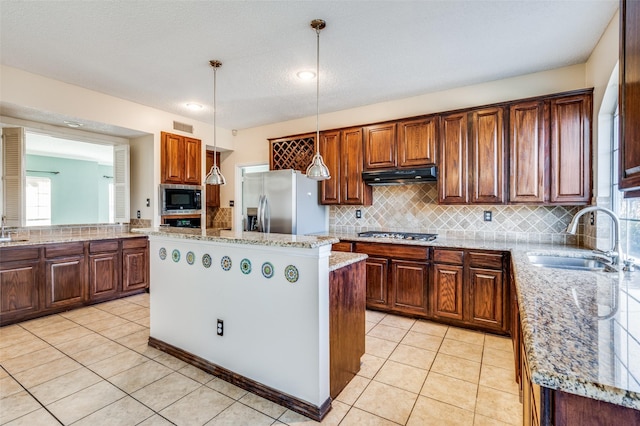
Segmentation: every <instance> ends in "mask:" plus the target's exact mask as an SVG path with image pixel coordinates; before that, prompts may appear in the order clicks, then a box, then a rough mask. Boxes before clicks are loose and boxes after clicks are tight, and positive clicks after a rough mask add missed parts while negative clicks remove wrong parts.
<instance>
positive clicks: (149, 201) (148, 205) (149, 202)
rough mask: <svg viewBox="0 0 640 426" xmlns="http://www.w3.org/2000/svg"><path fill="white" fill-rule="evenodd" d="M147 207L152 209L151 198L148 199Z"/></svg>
mask: <svg viewBox="0 0 640 426" xmlns="http://www.w3.org/2000/svg"><path fill="white" fill-rule="evenodd" d="M147 207H151V198H147Z"/></svg>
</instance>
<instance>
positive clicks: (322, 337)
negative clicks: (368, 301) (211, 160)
mask: <svg viewBox="0 0 640 426" xmlns="http://www.w3.org/2000/svg"><path fill="white" fill-rule="evenodd" d="M136 232H140V233H144V234H146V235H148V236H149V240H150V263H151V277H150V281H151V283H152V285H151V287H152V288H151V291H150V338H149V344H150V345H151V346H153V347H156V348H158V349H160V350H163V351H165V352H168V353H170V354H172V355H174V356H176V357H178V358H180V359H182V360H185V361H187V362H189V363H191V364H192V365H195V366H197V367H200V368H202V369H204V370H206V371H208V372H210V373H212V374H214V375H216V376H218V377H221V378H222V379H224V380H227V381H229V382H231V383H233V384H235V385H237V386H240V387H243V388H245V389H247V390H250V391H251V392H254V393H256V394H258V395H260V396H262V397H264V398H267V399H270V400H272V401H274V402H277V403H279V404H281V405H283V406H286V407H287V408H290V409H292V410H294V411H297V412H299V413H302V414H304V415H306V416H308V417H311V418H313V419H315V420H320V419H322V418H323V417H324V415H325V414H326V413H327V412H328V411H329V409H330V407H331V394H332V393H333V392H331V390H330V388H333V386H332V385H333V383H330V370H333V367H334V365H333V361H340V360H333V359H330V358H331V356H330V340H331V346H333V345H334V344H339V342H335V343H334V340H333V338H331V339H330V331H331V326H330V323H331V324H333V322H332V321H333V320H334V319H335V318H336V317H337V318H338V320H340V318H343V320H344V319H345V318H350V319H351V320H353V319H354V318H355V319H356V321H355V323H358V322H361V326H358V327H356V328H353V329H351V331H350V332H349V333H351V334H352V335H349V333H343V334H342V336H341V337H342V338H343V339H345V340H346V341H347V342H348V341H359V340H361V341H362V344H361V345H356V346H355V347H353V351H352V354H353V356H352V358H357V362H356V364H357V367H356V368H357V369H359V358H360V356H361V355H362V353H360V354H358V353H357V352H358V351H360V350H361V351H362V352H364V266H363V265H362V264H363V262H362V260H364V259H365V258H366V255H359V254H353V255H351V256H347V257H345V256H342V255H337V256H336V261H335V262H333V261H330V258H331V257H332V256H331V245H332V244H333V243H336V242H337V241H338V239H336V238H334V237H313V236H296V235H284V234H263V233H256V232H240V233H235V232H233V231H201V230H190V229H178V228H154V229H141V230H136ZM358 263H359V264H360V267H358ZM340 267H342V268H349V267H354V268H356V269H354V271H355V274H354V275H351V276H350V279H349V280H348V282H344V283H342V284H343V285H341V286H340V289H341V290H344V291H347V292H349V291H351V289H352V290H353V292H354V293H353V294H352V296H353V297H343V295H340V296H339V297H337V298H336V297H334V296H335V294H332V292H331V290H330V288H331V286H330V273H332V272H334V271H333V270H336V269H340ZM334 293H335V292H334ZM354 298H355V299H354ZM334 300H343V301H345V303H347V305H345V306H343V308H344V309H342V310H340V309H336V305H335V303H334ZM354 300H355V302H354ZM338 303H340V302H338ZM338 308H340V307H339V306H338ZM336 310H338V311H339V314H338V315H334V314H335V313H336ZM346 321H347V322H348V321H349V320H346ZM358 334H361V336H359V335H358ZM331 335H332V336H333V334H331ZM351 346H353V345H351ZM350 361H351V364H354V362H353V359H351V360H350ZM357 369H356V372H357ZM332 373H333V371H332ZM353 374H355V372H354V373H353ZM331 377H333V375H332V376H331Z"/></svg>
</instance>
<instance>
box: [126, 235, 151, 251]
mask: <svg viewBox="0 0 640 426" xmlns="http://www.w3.org/2000/svg"><path fill="white" fill-rule="evenodd" d="M146 246H147V237H143V238H125V239H123V240H122V248H123V249H130V248H144V247H146Z"/></svg>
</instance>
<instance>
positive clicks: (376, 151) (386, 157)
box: [364, 123, 397, 170]
mask: <svg viewBox="0 0 640 426" xmlns="http://www.w3.org/2000/svg"><path fill="white" fill-rule="evenodd" d="M396 165H397V162H396V123H383V124H375V125H372V126H367V127H365V128H364V168H365V170H377V169H393V168H395V167H396Z"/></svg>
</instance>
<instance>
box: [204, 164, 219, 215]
mask: <svg viewBox="0 0 640 426" xmlns="http://www.w3.org/2000/svg"><path fill="white" fill-rule="evenodd" d="M214 156H215V159H216V164H218V165H220V153H219V152H213V151H207V159H206V163H207V164H206V166H207V173H209V170H211V167H212V166H213V158H214ZM205 187H206V195H207V207H220V185H205ZM212 221H213V220H212ZM207 223H210V222H209V220H207Z"/></svg>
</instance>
